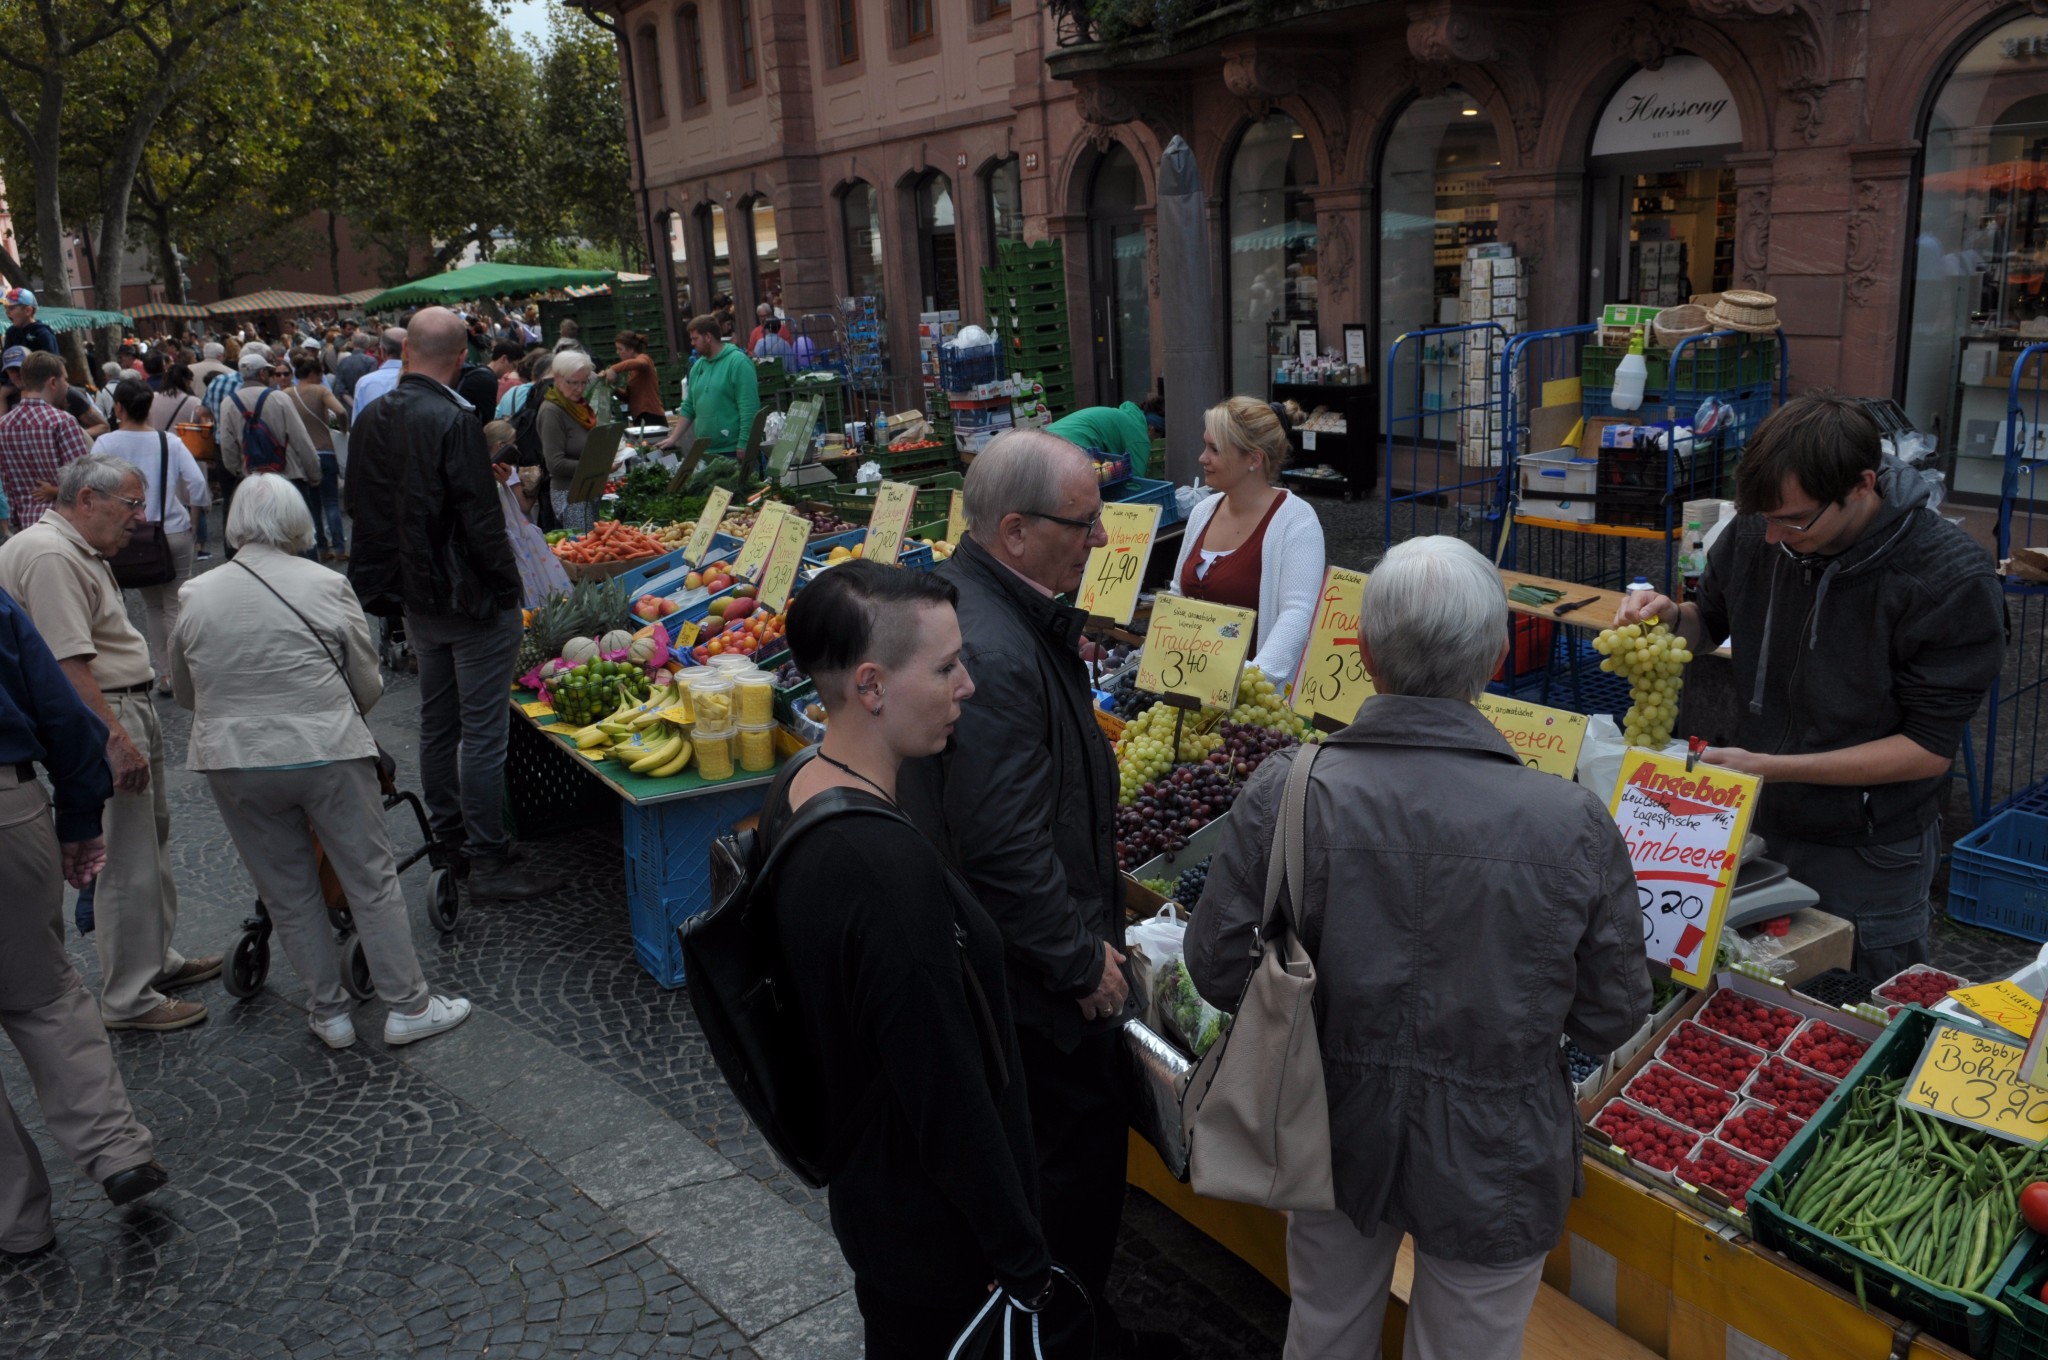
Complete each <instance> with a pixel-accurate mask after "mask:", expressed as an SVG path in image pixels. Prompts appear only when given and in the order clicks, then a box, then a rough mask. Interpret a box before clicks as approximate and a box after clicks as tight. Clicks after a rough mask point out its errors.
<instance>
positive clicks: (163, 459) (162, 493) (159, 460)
mask: <svg viewBox="0 0 2048 1360" xmlns="http://www.w3.org/2000/svg"><path fill="white" fill-rule="evenodd" d="M170 495H171V437H170V436H169V435H167V434H165V433H164V432H163V431H162V430H158V431H157V432H156V522H157V523H158V524H162V523H163V522H164V511H165V510H167V509H169V508H170Z"/></svg>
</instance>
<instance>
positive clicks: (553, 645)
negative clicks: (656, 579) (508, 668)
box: [515, 579, 626, 675]
mask: <svg viewBox="0 0 2048 1360" xmlns="http://www.w3.org/2000/svg"><path fill="white" fill-rule="evenodd" d="M625 616H626V592H625V588H624V587H622V586H621V585H620V584H619V583H618V581H617V580H615V579H607V580H601V581H599V580H591V581H579V582H577V583H576V584H575V585H574V586H571V587H570V589H569V593H568V594H566V595H555V596H552V597H550V598H549V599H548V600H547V602H546V603H544V604H542V605H541V607H540V608H538V609H536V610H534V611H533V618H532V620H531V621H530V622H529V623H528V624H527V625H526V636H525V637H524V638H523V639H522V640H521V641H520V644H519V661H518V670H517V671H516V672H515V674H518V675H524V674H526V673H527V672H528V671H530V670H532V669H533V668H534V667H535V666H538V665H540V664H541V663H542V662H544V661H550V660H553V659H554V658H555V657H558V656H560V655H561V654H562V646H563V644H564V643H566V642H568V641H569V639H570V638H577V637H596V636H597V635H598V634H600V633H603V632H604V631H605V630H606V629H609V628H613V627H616V626H617V624H618V622H619V620H620V619H622V618H624V617H625Z"/></svg>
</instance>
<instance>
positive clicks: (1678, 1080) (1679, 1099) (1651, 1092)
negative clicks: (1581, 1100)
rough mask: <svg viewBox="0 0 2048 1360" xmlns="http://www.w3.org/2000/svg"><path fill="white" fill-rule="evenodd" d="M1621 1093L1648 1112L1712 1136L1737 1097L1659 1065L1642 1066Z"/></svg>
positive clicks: (1650, 1063) (1651, 1063)
mask: <svg viewBox="0 0 2048 1360" xmlns="http://www.w3.org/2000/svg"><path fill="white" fill-rule="evenodd" d="M1622 1094H1623V1095H1625V1096H1627V1097H1628V1098H1629V1099H1630V1100H1633V1101H1634V1102H1635V1103H1636V1104H1638V1105H1640V1106H1642V1107H1643V1108H1644V1109H1646V1110H1654V1111H1655V1112H1656V1113H1658V1114H1661V1115H1663V1116H1664V1117H1665V1118H1667V1119H1673V1120H1676V1121H1677V1122H1679V1123H1681V1124H1683V1125H1685V1126H1686V1127H1687V1128H1691V1129H1697V1130H1698V1131H1699V1132H1701V1133H1712V1132H1713V1131H1714V1126H1715V1125H1717V1124H1719V1123H1720V1122H1721V1120H1722V1119H1723V1118H1724V1117H1725V1116H1726V1115H1727V1114H1728V1112H1729V1111H1730V1110H1732V1109H1734V1108H1735V1097H1734V1096H1731V1095H1729V1094H1728V1093H1727V1092H1726V1091H1724V1090H1722V1089H1721V1088H1720V1087H1718V1086H1713V1085H1710V1084H1708V1083H1707V1082H1704V1081H1701V1080H1700V1079H1699V1078H1698V1077H1689V1076H1687V1075H1686V1074H1685V1073H1683V1072H1680V1071H1679V1070H1678V1069H1677V1068H1675V1067H1667V1066H1666V1065H1664V1064H1663V1063H1660V1062H1649V1063H1645V1064H1643V1070H1642V1071H1640V1072H1638V1073H1636V1074H1635V1076H1634V1077H1633V1078H1631V1079H1630V1081H1629V1084H1628V1086H1627V1087H1626V1088H1625V1089H1624V1090H1623V1091H1622Z"/></svg>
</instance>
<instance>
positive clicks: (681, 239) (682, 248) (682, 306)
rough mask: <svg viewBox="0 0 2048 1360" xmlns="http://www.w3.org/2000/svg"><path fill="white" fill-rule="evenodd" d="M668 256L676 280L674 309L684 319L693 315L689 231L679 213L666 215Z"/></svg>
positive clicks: (686, 222)
mask: <svg viewBox="0 0 2048 1360" xmlns="http://www.w3.org/2000/svg"><path fill="white" fill-rule="evenodd" d="M666 226H667V234H668V257H669V260H670V262H671V270H670V272H671V273H673V274H674V275H675V280H676V311H677V312H678V313H679V314H681V316H682V317H683V319H684V320H688V319H689V318H690V317H692V316H695V315H696V313H695V312H694V311H692V310H691V308H690V232H689V224H688V219H686V218H685V217H684V216H683V215H682V214H681V213H678V212H672V213H669V214H668V215H667V224H666Z"/></svg>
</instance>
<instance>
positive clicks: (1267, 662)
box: [1169, 397, 1323, 688]
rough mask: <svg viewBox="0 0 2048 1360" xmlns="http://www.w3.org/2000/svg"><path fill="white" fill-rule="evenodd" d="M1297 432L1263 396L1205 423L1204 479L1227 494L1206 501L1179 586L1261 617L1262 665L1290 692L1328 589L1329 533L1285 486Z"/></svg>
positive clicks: (1185, 547)
mask: <svg viewBox="0 0 2048 1360" xmlns="http://www.w3.org/2000/svg"><path fill="white" fill-rule="evenodd" d="M1287 450H1288V443H1287V430H1286V428H1285V427H1284V426H1282V425H1281V423H1280V418H1279V417H1278V416H1276V415H1274V414H1273V408H1272V407H1271V406H1269V405H1268V404H1267V403H1265V402H1263V401H1260V400H1258V399H1257V398H1256V397H1232V398H1231V399H1230V400H1228V401H1225V402H1221V403H1219V404H1218V405H1215V406H1212V407H1210V408H1209V410H1208V412H1207V414H1206V415H1204V416H1203V419H1202V460H1201V461H1202V477H1203V480H1204V481H1206V482H1207V483H1208V484H1209V487H1210V489H1211V490H1213V491H1216V492H1217V493H1219V494H1217V495H1214V496H1210V497H1208V498H1207V499H1205V500H1202V501H1198V502H1197V503H1196V504H1195V508H1194V509H1193V510H1192V511H1190V512H1189V514H1188V526H1187V530H1186V532H1184V533H1183V534H1182V535H1181V540H1180V556H1179V557H1178V558H1176V559H1175V560H1174V564H1173V576H1172V578H1171V579H1170V581H1169V584H1170V586H1171V587H1172V590H1173V592H1174V593H1175V594H1176V595H1185V596H1187V597H1188V598H1189V599H1191V600H1212V601H1214V602H1215V603H1217V604H1228V605H1235V606H1237V607H1238V608H1240V609H1255V610H1257V611H1258V615H1259V619H1258V624H1257V628H1256V632H1255V634H1254V638H1253V642H1252V664H1253V665H1254V666H1257V667H1258V668H1259V670H1260V671H1261V672H1263V673H1264V675H1265V677H1266V678H1267V679H1268V680H1271V681H1272V682H1273V683H1274V684H1276V685H1279V686H1282V687H1283V688H1284V687H1285V686H1286V685H1287V683H1288V682H1289V681H1290V680H1292V679H1293V678H1294V668H1295V666H1296V665H1297V664H1298V663H1299V662H1300V660H1301V653H1302V650H1303V649H1304V648H1305V647H1307V646H1308V634H1309V628H1310V625H1311V624H1312V623H1313V622H1314V620H1315V614H1316V598H1317V596H1318V595H1319V594H1320V593H1321V592H1322V588H1323V524H1322V521H1321V520H1319V519H1317V518H1316V512H1315V510H1314V509H1312V508H1311V507H1310V506H1309V504H1308V502H1307V501H1304V500H1302V499H1301V497H1299V496H1296V495H1293V494H1292V493H1290V492H1287V491H1284V490H1282V489H1281V488H1280V486H1279V481H1280V469H1281V468H1282V467H1283V466H1284V465H1285V464H1286V461H1287Z"/></svg>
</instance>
